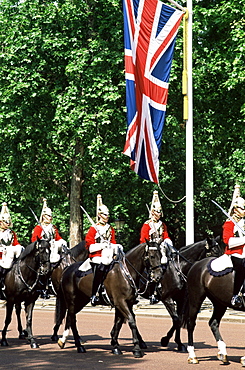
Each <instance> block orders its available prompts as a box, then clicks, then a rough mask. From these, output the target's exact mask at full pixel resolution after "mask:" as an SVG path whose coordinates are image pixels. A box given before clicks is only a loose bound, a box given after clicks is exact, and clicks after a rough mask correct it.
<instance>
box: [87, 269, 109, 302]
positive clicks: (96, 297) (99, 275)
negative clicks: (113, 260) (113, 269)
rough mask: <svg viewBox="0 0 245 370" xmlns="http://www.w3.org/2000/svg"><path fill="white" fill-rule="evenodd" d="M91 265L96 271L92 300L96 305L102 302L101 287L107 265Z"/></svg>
mask: <svg viewBox="0 0 245 370" xmlns="http://www.w3.org/2000/svg"><path fill="white" fill-rule="evenodd" d="M91 266H92V270H93V273H94V279H93V286H92V296H91V298H90V301H91V305H92V306H96V305H98V304H100V298H99V289H100V287H101V285H102V283H103V281H104V279H105V275H106V274H105V270H106V267H107V266H105V265H103V264H102V263H101V264H100V265H97V264H95V263H91Z"/></svg>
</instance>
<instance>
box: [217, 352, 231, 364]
mask: <svg viewBox="0 0 245 370" xmlns="http://www.w3.org/2000/svg"><path fill="white" fill-rule="evenodd" d="M217 359H218V360H220V361H222V362H223V364H225V365H228V364H229V361H228V358H227V355H223V354H222V353H218V355H217Z"/></svg>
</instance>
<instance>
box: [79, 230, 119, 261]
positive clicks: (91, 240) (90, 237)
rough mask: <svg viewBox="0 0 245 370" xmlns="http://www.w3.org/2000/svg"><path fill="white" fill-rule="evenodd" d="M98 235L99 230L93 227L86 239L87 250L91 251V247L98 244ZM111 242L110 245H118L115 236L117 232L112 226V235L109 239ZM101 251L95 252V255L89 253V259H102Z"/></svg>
mask: <svg viewBox="0 0 245 370" xmlns="http://www.w3.org/2000/svg"><path fill="white" fill-rule="evenodd" d="M96 234H97V230H96V229H95V228H94V227H93V226H91V227H90V229H89V231H88V233H87V235H86V237H85V241H86V245H85V246H86V248H87V249H88V251H89V247H90V245H91V244H95V243H96V239H95V237H96ZM107 240H109V241H110V243H112V244H116V243H117V242H116V236H115V230H114V228H113V227H112V226H110V234H109V237H108V239H107ZM101 251H102V249H101V250H99V251H96V252H93V253H89V257H90V258H92V257H101Z"/></svg>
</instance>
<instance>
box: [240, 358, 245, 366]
mask: <svg viewBox="0 0 245 370" xmlns="http://www.w3.org/2000/svg"><path fill="white" fill-rule="evenodd" d="M240 363H241V364H242V367H245V356H243V357H241V358H240Z"/></svg>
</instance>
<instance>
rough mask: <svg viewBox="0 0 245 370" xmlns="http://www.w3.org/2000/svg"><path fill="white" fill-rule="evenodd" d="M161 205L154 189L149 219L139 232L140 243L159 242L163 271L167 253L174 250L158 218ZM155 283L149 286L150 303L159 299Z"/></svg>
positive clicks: (163, 225) (160, 214) (160, 213)
mask: <svg viewBox="0 0 245 370" xmlns="http://www.w3.org/2000/svg"><path fill="white" fill-rule="evenodd" d="M162 215H163V213H162V206H161V203H160V200H159V196H158V191H157V190H155V191H154V192H153V197H152V202H151V208H150V212H149V220H147V221H146V222H145V223H144V224H143V226H142V228H141V232H140V243H145V241H146V240H149V241H153V242H156V243H160V242H161V244H160V248H161V254H162V258H161V263H162V266H163V273H164V272H165V271H166V269H167V263H168V257H167V255H168V254H169V253H171V252H174V251H173V249H172V247H173V242H172V240H171V239H170V237H169V234H168V229H167V226H166V224H165V223H164V222H163V221H161V220H160V218H161V217H162ZM156 288H157V286H156V284H155V285H154V287H153V286H152V287H151V292H150V303H151V304H155V303H158V302H159V300H158V298H157V292H156Z"/></svg>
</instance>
